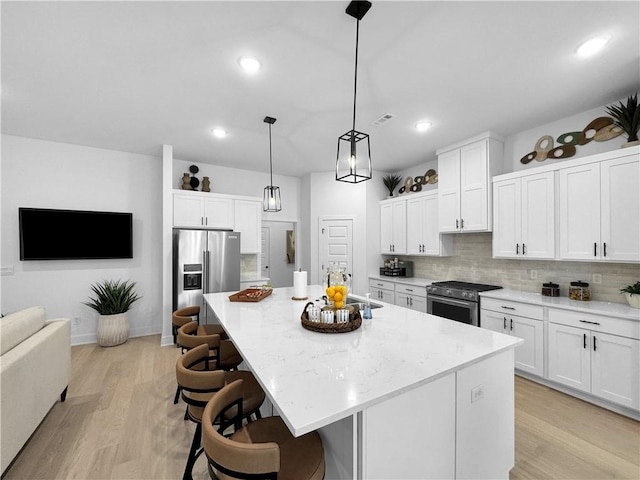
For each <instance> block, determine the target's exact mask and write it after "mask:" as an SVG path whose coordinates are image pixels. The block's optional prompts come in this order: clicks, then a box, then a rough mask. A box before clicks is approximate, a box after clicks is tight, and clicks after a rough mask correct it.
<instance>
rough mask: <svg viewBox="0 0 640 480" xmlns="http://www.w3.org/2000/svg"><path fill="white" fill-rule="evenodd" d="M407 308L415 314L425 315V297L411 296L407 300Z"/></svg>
mask: <svg viewBox="0 0 640 480" xmlns="http://www.w3.org/2000/svg"><path fill="white" fill-rule="evenodd" d="M409 307H410V308H411V310H415V311H416V312H422V313H427V299H426V297H418V296H411V299H410V300H409Z"/></svg>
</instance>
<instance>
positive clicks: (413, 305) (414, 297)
mask: <svg viewBox="0 0 640 480" xmlns="http://www.w3.org/2000/svg"><path fill="white" fill-rule="evenodd" d="M395 305H397V306H399V307H406V308H410V309H411V310H416V311H418V312H423V313H427V289H426V287H420V286H414V285H406V284H402V283H396V284H395Z"/></svg>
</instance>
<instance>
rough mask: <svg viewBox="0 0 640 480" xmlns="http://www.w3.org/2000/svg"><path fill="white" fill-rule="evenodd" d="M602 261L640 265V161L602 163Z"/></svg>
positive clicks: (627, 158)
mask: <svg viewBox="0 0 640 480" xmlns="http://www.w3.org/2000/svg"><path fill="white" fill-rule="evenodd" d="M600 175H601V182H602V198H601V206H602V233H601V236H602V258H603V259H604V260H611V261H624V262H640V215H639V214H638V211H640V160H638V157H637V156H627V157H624V158H618V159H614V160H609V161H606V162H602V163H601V166H600Z"/></svg>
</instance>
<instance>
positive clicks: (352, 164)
mask: <svg viewBox="0 0 640 480" xmlns="http://www.w3.org/2000/svg"><path fill="white" fill-rule="evenodd" d="M370 8H371V2H367V1H357V0H354V1H352V2H351V3H350V4H349V6H348V7H347V9H346V10H345V12H346V13H347V15H350V16H352V17H354V18H355V19H356V20H357V21H356V61H355V75H354V80H353V126H352V128H351V130H350V131H348V132H347V133H345V134H343V135H340V136H339V137H338V158H337V160H336V180H338V181H339V182H347V183H359V182H363V181H365V180H369V179H371V144H370V142H369V135H368V134H366V133H363V132H358V131H357V130H356V94H357V90H358V37H359V33H360V20H362V17H364V15H365V14H366V13H367V12H368V11H369V9H370Z"/></svg>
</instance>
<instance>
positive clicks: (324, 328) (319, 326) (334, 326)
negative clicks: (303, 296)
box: [300, 302, 362, 333]
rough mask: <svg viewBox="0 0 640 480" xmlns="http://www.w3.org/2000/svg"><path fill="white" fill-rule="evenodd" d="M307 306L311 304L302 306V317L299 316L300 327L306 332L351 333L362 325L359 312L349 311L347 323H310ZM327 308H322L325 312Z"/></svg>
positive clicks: (355, 310)
mask: <svg viewBox="0 0 640 480" xmlns="http://www.w3.org/2000/svg"><path fill="white" fill-rule="evenodd" d="M309 305H313V302H309V303H307V304H306V305H305V306H304V309H303V310H302V315H301V316H300V321H301V323H302V326H303V327H304V328H306V329H307V330H311V331H312V332H320V333H346V332H352V331H354V330H357V329H358V328H360V325H362V317H361V316H360V310H358V309H351V313H350V314H349V321H348V322H344V323H320V322H312V321H311V320H309V316H308V314H307V307H308V306H309ZM327 308H328V307H324V308H323V310H326V309H327Z"/></svg>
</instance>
